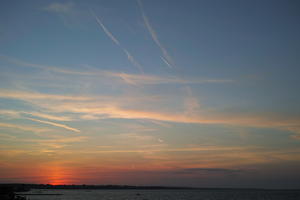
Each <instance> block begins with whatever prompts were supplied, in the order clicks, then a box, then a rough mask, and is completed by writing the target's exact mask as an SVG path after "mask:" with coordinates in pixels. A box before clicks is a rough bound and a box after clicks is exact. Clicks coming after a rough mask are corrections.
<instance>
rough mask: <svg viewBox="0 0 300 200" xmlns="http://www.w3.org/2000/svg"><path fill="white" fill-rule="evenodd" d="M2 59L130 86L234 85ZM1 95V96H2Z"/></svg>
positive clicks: (223, 80)
mask: <svg viewBox="0 0 300 200" xmlns="http://www.w3.org/2000/svg"><path fill="white" fill-rule="evenodd" d="M125 53H126V55H127V56H128V57H129V58H128V59H131V60H132V62H135V61H134V59H132V56H131V55H130V54H129V52H128V51H126V50H125ZM0 59H2V60H5V61H8V62H10V63H13V64H16V65H18V66H25V67H32V68H36V69H40V70H45V71H51V72H54V73H60V74H66V75H71V76H72V75H73V76H102V77H109V78H116V79H119V80H122V81H124V82H126V83H127V84H130V85H155V84H204V83H233V82H235V81H234V80H231V79H201V78H197V79H196V78H191V77H190V78H189V79H182V78H179V77H175V76H158V75H151V74H144V73H143V74H132V73H124V72H117V71H108V70H99V69H96V68H94V67H91V66H88V67H89V68H90V70H89V71H79V70H74V69H72V70H70V69H66V68H64V67H61V66H51V65H42V64H36V63H30V62H27V61H23V60H20V59H17V58H12V57H8V56H5V55H1V54H0ZM136 64H138V63H136ZM0 95H1V94H0Z"/></svg>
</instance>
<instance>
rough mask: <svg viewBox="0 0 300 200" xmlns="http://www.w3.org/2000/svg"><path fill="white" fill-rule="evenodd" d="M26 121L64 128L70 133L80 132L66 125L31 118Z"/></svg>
mask: <svg viewBox="0 0 300 200" xmlns="http://www.w3.org/2000/svg"><path fill="white" fill-rule="evenodd" d="M26 119H28V120H31V121H35V122H39V123H43V124H48V125H52V126H56V127H60V128H64V129H66V130H69V131H74V132H80V130H78V129H76V128H72V127H70V126H67V125H64V124H59V123H54V122H49V121H44V120H39V119H34V118H30V117H26Z"/></svg>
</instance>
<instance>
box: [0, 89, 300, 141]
mask: <svg viewBox="0 0 300 200" xmlns="http://www.w3.org/2000/svg"><path fill="white" fill-rule="evenodd" d="M0 94H1V96H0V97H2V98H13V99H19V100H23V101H26V102H29V103H31V104H32V105H34V106H37V107H38V108H39V109H44V110H45V111H48V112H51V113H65V112H68V113H73V114H76V115H77V119H80V116H86V115H88V116H93V119H96V117H99V119H103V118H121V119H149V120H157V121H166V122H174V123H196V124H220V125H222V124H223V125H232V126H245V127H262V128H275V129H281V130H285V131H290V132H293V133H295V134H297V135H299V132H300V131H299V130H300V127H299V124H300V119H299V118H297V117H289V118H286V116H280V115H269V114H268V115H263V114H252V115H246V114H239V113H222V112H212V111H210V112H207V111H205V110H203V109H200V107H199V105H198V102H197V99H194V97H193V96H189V97H188V99H187V100H186V101H185V104H184V105H183V108H185V109H184V110H183V111H180V112H179V111H177V112H176V111H172V112H164V111H161V110H160V109H159V106H158V107H156V108H154V109H151V110H145V109H139V108H134V109H133V108H128V106H130V105H133V104H135V105H137V104H138V103H139V102H140V101H142V102H143V104H144V103H146V102H151V100H152V99H151V98H142V99H139V98H137V97H131V98H129V97H126V96H124V97H117V98H116V97H114V96H84V97H83V96H63V95H50V94H41V93H30V92H27V93H24V92H20V94H18V92H16V91H14V92H8V91H6V92H0ZM45 99H47V100H48V101H45ZM195 108H197V110H196V111H194V110H195ZM8 114H11V115H12V116H13V115H15V114H16V113H14V112H8ZM33 114H34V113H33ZM37 116H38V115H37ZM40 117H42V116H41V115H40ZM44 117H46V116H44ZM87 120H88V119H87ZM48 124H50V123H48ZM52 125H54V124H52ZM58 126H59V127H63V126H61V125H58ZM66 127H67V126H66ZM66 127H64V128H66ZM66 129H68V127H67V128H66ZM69 130H73V131H75V132H78V130H75V129H73V128H71V129H69ZM295 138H297V137H295Z"/></svg>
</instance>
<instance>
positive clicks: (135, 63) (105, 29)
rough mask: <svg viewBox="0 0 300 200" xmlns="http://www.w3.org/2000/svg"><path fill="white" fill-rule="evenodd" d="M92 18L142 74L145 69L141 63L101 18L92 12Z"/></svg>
mask: <svg viewBox="0 0 300 200" xmlns="http://www.w3.org/2000/svg"><path fill="white" fill-rule="evenodd" d="M90 12H91V14H92V16H93V17H94V18H95V19H96V21H97V23H98V25H99V26H100V27H101V29H102V30H103V31H104V32H105V34H106V35H107V36H108V37H109V38H110V39H111V40H112V41H113V42H114V43H115V44H116V45H118V46H119V47H120V48H121V49H122V51H123V52H124V53H125V54H126V56H127V59H128V60H129V61H130V62H131V63H132V64H133V65H134V66H135V67H137V68H138V69H139V71H140V72H143V68H142V66H141V65H140V64H139V62H138V61H137V60H136V59H135V58H134V57H133V56H132V55H131V53H129V51H128V50H127V49H126V48H124V47H123V46H122V45H121V43H120V42H119V40H118V39H117V38H116V37H115V36H114V35H113V34H112V33H111V32H110V31H109V30H108V29H107V28H106V26H105V25H104V24H103V23H102V21H101V20H100V18H99V17H98V16H97V15H96V14H95V13H94V12H93V11H92V10H90Z"/></svg>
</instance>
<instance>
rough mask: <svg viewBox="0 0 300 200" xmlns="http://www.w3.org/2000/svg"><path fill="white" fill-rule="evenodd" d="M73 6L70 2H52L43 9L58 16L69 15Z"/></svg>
mask: <svg viewBox="0 0 300 200" xmlns="http://www.w3.org/2000/svg"><path fill="white" fill-rule="evenodd" d="M73 8H74V4H73V3H72V2H65V3H59V2H53V3H51V4H49V5H48V6H46V7H45V8H44V9H45V10H47V11H50V12H55V13H60V14H69V13H70V12H72V11H73Z"/></svg>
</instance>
